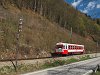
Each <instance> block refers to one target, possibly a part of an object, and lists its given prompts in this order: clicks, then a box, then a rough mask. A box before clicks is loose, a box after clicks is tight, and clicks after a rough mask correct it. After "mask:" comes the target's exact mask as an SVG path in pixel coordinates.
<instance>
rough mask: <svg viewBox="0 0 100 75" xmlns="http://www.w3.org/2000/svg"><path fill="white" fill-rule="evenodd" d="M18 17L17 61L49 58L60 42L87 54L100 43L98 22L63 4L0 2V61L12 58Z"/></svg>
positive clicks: (49, 0) (59, 1) (22, 0)
mask: <svg viewBox="0 0 100 75" xmlns="http://www.w3.org/2000/svg"><path fill="white" fill-rule="evenodd" d="M20 17H22V18H23V28H22V32H21V34H20V35H21V36H20V40H19V45H20V48H19V57H26V56H27V57H36V56H39V55H40V56H43V55H46V54H47V55H46V56H48V55H49V54H50V52H53V51H54V46H55V44H56V43H57V42H60V41H62V42H68V43H78V44H84V45H85V48H86V52H87V53H88V52H96V50H97V48H96V42H98V43H100V20H99V19H97V20H92V19H91V18H90V17H88V16H86V15H85V14H82V13H80V12H79V11H77V10H75V9H74V8H73V7H71V6H70V5H68V4H66V3H65V2H64V0H1V1H0V30H1V32H0V35H1V36H0V40H1V42H0V46H1V47H0V49H1V52H0V53H1V58H2V57H3V56H4V57H7V55H8V56H9V53H10V55H11V56H14V55H15V49H16V42H17V40H16V34H17V29H18V21H19V18H20ZM71 28H72V30H73V34H72V41H71V40H70V37H71V35H70V29H71ZM5 54H6V56H5ZM33 54H34V55H33Z"/></svg>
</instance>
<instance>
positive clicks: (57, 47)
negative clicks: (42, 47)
mask: <svg viewBox="0 0 100 75" xmlns="http://www.w3.org/2000/svg"><path fill="white" fill-rule="evenodd" d="M59 48H61V49H64V48H65V46H63V45H56V49H59Z"/></svg>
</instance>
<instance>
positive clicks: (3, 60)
mask: <svg viewBox="0 0 100 75" xmlns="http://www.w3.org/2000/svg"><path fill="white" fill-rule="evenodd" d="M84 55H90V56H94V57H95V56H96V55H97V56H99V55H100V53H96V54H95V53H94V54H82V55H78V54H74V55H66V56H61V55H56V56H50V57H40V58H21V59H17V60H18V61H21V60H35V59H48V58H60V57H70V56H84ZM15 60H16V59H0V62H6V61H15Z"/></svg>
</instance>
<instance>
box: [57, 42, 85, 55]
mask: <svg viewBox="0 0 100 75" xmlns="http://www.w3.org/2000/svg"><path fill="white" fill-rule="evenodd" d="M55 53H56V54H62V55H67V54H76V53H81V54H83V53H84V45H78V44H69V43H62V42H60V43H57V44H56V48H55Z"/></svg>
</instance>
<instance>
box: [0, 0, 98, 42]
mask: <svg viewBox="0 0 100 75" xmlns="http://www.w3.org/2000/svg"><path fill="white" fill-rule="evenodd" d="M9 4H12V5H14V6H17V7H18V8H20V9H23V8H26V9H31V10H33V11H35V12H37V13H39V14H40V15H42V16H45V17H46V18H48V19H49V20H50V21H54V22H56V23H58V24H59V25H60V26H61V27H64V28H66V29H68V30H70V28H71V27H72V28H73V31H74V32H76V33H78V34H80V35H82V36H87V35H90V36H92V37H93V38H94V39H95V40H94V41H100V39H97V38H99V37H100V26H99V25H98V24H99V23H98V21H97V22H96V21H93V20H92V19H90V18H89V17H86V15H84V14H81V13H80V12H78V11H76V10H75V9H74V8H72V7H71V6H69V5H68V4H66V3H65V2H64V0H52V1H51V0H2V1H1V5H3V6H4V7H5V8H6V5H9ZM97 23H98V24H97ZM96 37H97V38H96Z"/></svg>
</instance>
